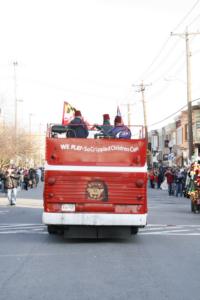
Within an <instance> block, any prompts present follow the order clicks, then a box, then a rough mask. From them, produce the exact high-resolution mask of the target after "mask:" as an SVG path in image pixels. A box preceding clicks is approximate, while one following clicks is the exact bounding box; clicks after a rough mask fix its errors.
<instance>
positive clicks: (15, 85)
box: [13, 61, 18, 138]
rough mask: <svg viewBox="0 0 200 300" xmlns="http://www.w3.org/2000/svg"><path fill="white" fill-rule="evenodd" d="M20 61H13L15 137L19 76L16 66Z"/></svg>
mask: <svg viewBox="0 0 200 300" xmlns="http://www.w3.org/2000/svg"><path fill="white" fill-rule="evenodd" d="M17 65H18V63H17V61H14V62H13V66H14V100H15V105H14V110H15V112H14V114H15V118H14V120H15V122H14V126H15V138H17V76H16V67H17Z"/></svg>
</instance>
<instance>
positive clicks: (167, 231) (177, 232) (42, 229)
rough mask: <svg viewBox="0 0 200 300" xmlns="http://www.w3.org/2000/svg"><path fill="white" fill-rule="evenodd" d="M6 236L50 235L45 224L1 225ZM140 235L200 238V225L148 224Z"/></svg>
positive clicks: (0, 232)
mask: <svg viewBox="0 0 200 300" xmlns="http://www.w3.org/2000/svg"><path fill="white" fill-rule="evenodd" d="M4 234H48V232H47V226H46V225H43V224H34V223H33V224H32V223H30V224H29V223H22V224H17V223H16V224H0V235H4ZM139 235H143V236H145V235H164V236H169V235H170V236H200V225H171V224H148V225H147V226H146V227H145V228H141V229H140V230H139Z"/></svg>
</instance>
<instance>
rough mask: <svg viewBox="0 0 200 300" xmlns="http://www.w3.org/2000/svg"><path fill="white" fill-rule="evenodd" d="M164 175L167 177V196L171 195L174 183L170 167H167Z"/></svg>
mask: <svg viewBox="0 0 200 300" xmlns="http://www.w3.org/2000/svg"><path fill="white" fill-rule="evenodd" d="M165 177H166V178H167V184H168V193H169V196H171V195H173V183H174V173H173V172H172V169H171V168H168V169H167V171H166V172H165Z"/></svg>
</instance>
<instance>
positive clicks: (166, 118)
mask: <svg viewBox="0 0 200 300" xmlns="http://www.w3.org/2000/svg"><path fill="white" fill-rule="evenodd" d="M198 100H200V98H197V99H194V100H192V101H191V102H195V101H198ZM186 107H187V105H184V106H183V107H181V108H180V109H179V110H177V111H176V112H174V113H172V114H171V115H169V116H167V117H165V118H164V119H162V120H161V121H158V122H156V123H153V124H150V125H149V126H154V125H157V124H160V123H162V122H164V121H166V120H168V119H169V118H171V117H173V116H175V115H176V114H177V113H179V112H180V111H182V110H183V109H184V108H186Z"/></svg>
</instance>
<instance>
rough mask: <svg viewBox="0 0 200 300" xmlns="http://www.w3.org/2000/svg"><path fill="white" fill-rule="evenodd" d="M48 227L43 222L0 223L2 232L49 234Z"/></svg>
mask: <svg viewBox="0 0 200 300" xmlns="http://www.w3.org/2000/svg"><path fill="white" fill-rule="evenodd" d="M46 229H47V227H46V226H45V225H43V224H0V235H1V234H16V233H28V234H30V233H39V234H47V230H46Z"/></svg>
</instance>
